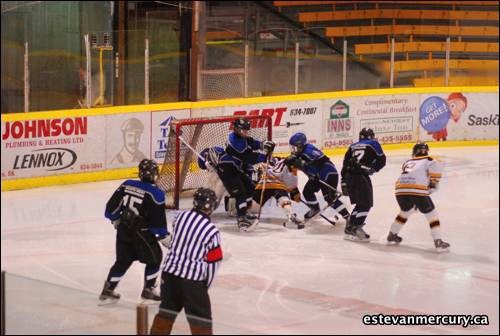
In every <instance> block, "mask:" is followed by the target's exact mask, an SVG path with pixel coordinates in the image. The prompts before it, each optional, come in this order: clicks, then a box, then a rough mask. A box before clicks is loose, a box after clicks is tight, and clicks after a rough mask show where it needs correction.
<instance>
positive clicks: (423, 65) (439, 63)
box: [273, 1, 499, 86]
mask: <svg viewBox="0 0 500 336" xmlns="http://www.w3.org/2000/svg"><path fill="white" fill-rule="evenodd" d="M273 4H274V6H275V7H277V8H278V9H279V10H280V11H282V12H286V11H287V10H288V9H287V7H290V10H289V13H290V15H292V16H293V17H294V18H295V19H296V20H297V21H298V22H299V23H301V24H302V25H303V26H304V28H306V29H307V28H308V27H315V26H321V27H323V28H324V36H325V37H327V38H329V39H330V40H331V42H332V43H335V44H339V43H340V41H341V40H344V39H347V41H348V48H350V50H352V51H353V52H354V54H355V55H357V56H358V57H359V59H361V60H368V61H370V62H372V63H378V64H379V65H381V69H382V71H383V72H384V73H385V74H386V75H388V74H389V67H390V62H389V58H390V52H391V43H390V41H391V39H392V38H395V40H396V43H395V53H396V55H395V59H396V61H395V69H394V72H395V75H396V77H397V76H398V75H403V74H402V73H404V72H407V74H406V75H403V76H404V77H406V78H408V77H407V76H410V77H409V78H412V76H422V77H423V78H414V79H413V84H414V85H416V86H422V85H429V86H435V85H436V83H440V84H443V83H444V79H443V78H440V77H437V78H436V77H435V78H432V79H430V78H426V77H427V74H428V72H429V71H433V72H435V71H437V72H439V71H444V66H445V60H444V57H445V53H446V51H447V50H446V39H447V38H448V37H449V38H451V42H450V53H451V55H450V56H451V59H450V61H449V66H450V70H453V71H455V72H456V73H460V71H461V70H463V71H464V72H466V73H467V72H471V73H474V74H475V75H474V76H469V77H465V76H463V75H460V76H453V77H450V80H449V83H450V84H452V83H457V84H460V85H462V84H463V85H479V83H486V84H487V85H490V84H492V83H494V84H498V50H499V47H498V36H499V28H498V21H499V11H498V8H499V2H498V1H274V2H273ZM398 5H401V8H398V7H399V6H398ZM315 28H316V29H317V27H315ZM367 57H370V58H371V59H368V58H367ZM495 58H496V59H495ZM381 59H383V60H382V61H381ZM402 59H404V60H402ZM419 72H420V75H418V74H417V73H419ZM478 74H479V75H478Z"/></svg>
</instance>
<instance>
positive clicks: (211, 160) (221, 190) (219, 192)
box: [198, 146, 226, 209]
mask: <svg viewBox="0 0 500 336" xmlns="http://www.w3.org/2000/svg"><path fill="white" fill-rule="evenodd" d="M223 154H224V148H222V147H219V146H214V147H210V148H205V149H204V150H202V151H201V152H200V156H201V157H203V158H204V160H203V159H202V158H200V157H198V167H200V169H203V170H207V171H208V173H209V177H208V181H207V187H209V188H210V189H212V190H213V191H214V192H215V195H216V197H217V202H216V204H215V209H217V208H218V207H219V204H220V201H221V199H222V197H223V196H224V194H225V193H226V188H225V187H224V184H223V183H222V181H221V179H220V177H219V175H218V173H217V170H218V169H219V160H220V158H221V156H222V155H223Z"/></svg>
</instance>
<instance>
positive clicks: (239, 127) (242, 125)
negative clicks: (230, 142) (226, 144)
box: [233, 118, 250, 135]
mask: <svg viewBox="0 0 500 336" xmlns="http://www.w3.org/2000/svg"><path fill="white" fill-rule="evenodd" d="M233 127H234V131H235V132H236V133H237V134H239V135H241V134H242V132H243V131H249V130H250V121H248V120H247V119H245V118H238V119H236V120H235V121H233Z"/></svg>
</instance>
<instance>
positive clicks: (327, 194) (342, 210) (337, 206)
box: [321, 171, 349, 223]
mask: <svg viewBox="0 0 500 336" xmlns="http://www.w3.org/2000/svg"><path fill="white" fill-rule="evenodd" d="M325 182H326V183H328V185H330V186H331V187H332V188H334V189H335V190H337V186H338V183H339V175H338V173H337V171H332V172H329V173H328V174H327V175H326V178H325ZM321 192H322V193H323V197H324V198H325V201H326V202H327V203H328V204H331V207H332V208H333V210H335V212H337V213H338V214H340V216H342V218H344V220H345V221H346V223H347V221H348V220H349V211H348V210H347V208H346V206H345V204H344V203H343V202H342V201H341V200H340V198H339V197H337V194H336V193H335V191H334V190H332V189H331V188H328V187H327V186H325V185H321Z"/></svg>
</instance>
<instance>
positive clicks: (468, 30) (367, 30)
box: [325, 25, 498, 38]
mask: <svg viewBox="0 0 500 336" xmlns="http://www.w3.org/2000/svg"><path fill="white" fill-rule="evenodd" d="M325 35H326V36H327V37H333V38H336V37H348V36H374V35H432V36H479V37H487V36H490V37H495V36H497V37H498V27H490V26H488V27H463V26H462V27H457V26H424V25H393V26H386V25H384V26H354V27H347V26H344V27H328V28H326V33H325Z"/></svg>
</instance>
